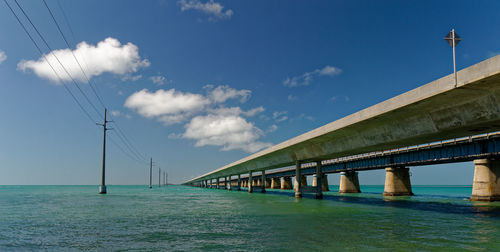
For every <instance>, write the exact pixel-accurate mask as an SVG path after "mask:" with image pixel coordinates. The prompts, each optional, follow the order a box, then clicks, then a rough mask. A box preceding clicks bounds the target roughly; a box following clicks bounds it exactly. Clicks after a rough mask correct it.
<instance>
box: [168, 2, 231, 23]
mask: <svg viewBox="0 0 500 252" xmlns="http://www.w3.org/2000/svg"><path fill="white" fill-rule="evenodd" d="M177 3H178V4H179V5H180V6H181V11H187V10H196V11H200V12H203V13H205V14H207V15H209V16H210V17H209V20H211V21H215V20H217V19H229V18H231V16H233V14H234V12H233V10H231V9H227V10H224V6H222V5H221V4H220V3H217V2H215V1H214V0H209V1H207V2H205V3H202V2H201V1H200V0H179V1H178V2H177Z"/></svg>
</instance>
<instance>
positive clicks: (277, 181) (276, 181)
mask: <svg viewBox="0 0 500 252" xmlns="http://www.w3.org/2000/svg"><path fill="white" fill-rule="evenodd" d="M279 188H280V178H271V189H279Z"/></svg>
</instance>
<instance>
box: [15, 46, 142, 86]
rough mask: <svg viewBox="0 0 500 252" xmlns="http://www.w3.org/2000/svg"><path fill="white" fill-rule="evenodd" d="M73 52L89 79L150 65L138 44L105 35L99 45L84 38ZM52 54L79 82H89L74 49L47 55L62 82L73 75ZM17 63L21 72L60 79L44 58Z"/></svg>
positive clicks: (125, 73)
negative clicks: (141, 53)
mask: <svg viewBox="0 0 500 252" xmlns="http://www.w3.org/2000/svg"><path fill="white" fill-rule="evenodd" d="M73 53H74V54H75V56H76V57H77V58H78V61H79V62H80V64H82V67H84V69H85V71H86V74H87V77H88V78H92V77H95V76H99V75H101V74H103V73H112V74H117V75H127V74H132V73H135V72H137V71H138V70H139V69H140V68H143V67H148V66H149V65H150V63H149V61H148V60H147V59H141V57H140V56H139V48H138V47H137V46H136V45H134V44H132V43H127V44H124V45H122V44H121V43H120V41H118V40H117V39H115V38H106V39H105V40H103V41H101V42H99V43H97V46H94V45H91V44H87V42H85V41H84V42H81V43H79V44H78V45H76V49H75V50H73ZM53 54H54V55H56V56H57V58H58V59H59V60H60V61H61V62H62V63H63V64H64V66H65V68H66V70H67V71H68V72H69V74H70V75H71V76H72V77H73V78H74V79H75V80H76V81H79V82H86V79H85V76H84V74H83V73H82V71H81V70H80V67H79V66H78V64H77V62H76V61H75V59H74V58H73V54H72V53H71V49H69V48H67V49H59V50H54V51H52V53H49V54H46V55H45V57H46V58H47V60H48V61H49V62H50V63H51V64H52V66H53V67H54V69H55V70H56V72H57V74H58V75H59V76H60V78H61V79H62V80H63V81H68V80H71V78H70V76H68V74H66V72H65V71H64V69H63V68H62V67H61V65H60V64H59V63H58V61H57V59H56V57H54V56H53ZM17 66H18V69H20V70H22V71H27V70H31V71H33V72H34V73H35V74H36V75H38V76H39V77H41V78H45V79H49V80H51V81H53V82H55V83H58V82H59V79H58V78H57V76H56V75H55V74H54V72H53V71H52V69H51V68H50V66H49V64H48V63H47V62H46V61H45V58H44V57H41V58H39V59H38V60H22V61H21V62H19V64H18V65H17Z"/></svg>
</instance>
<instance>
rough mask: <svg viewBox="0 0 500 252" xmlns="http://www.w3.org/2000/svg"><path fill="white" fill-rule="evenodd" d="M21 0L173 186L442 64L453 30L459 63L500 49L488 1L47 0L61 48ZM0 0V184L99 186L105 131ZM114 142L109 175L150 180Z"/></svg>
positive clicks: (461, 168)
mask: <svg viewBox="0 0 500 252" xmlns="http://www.w3.org/2000/svg"><path fill="white" fill-rule="evenodd" d="M18 1H19V3H20V5H21V6H22V7H23V8H24V10H25V11H26V13H27V14H28V15H29V16H30V18H31V19H32V21H33V23H34V24H35V25H36V26H37V27H38V28H39V30H40V32H41V33H42V35H43V36H44V37H45V38H46V40H47V42H48V43H49V45H50V46H51V48H52V49H53V50H58V51H56V52H55V55H57V56H58V57H59V58H60V59H61V60H62V62H63V63H64V64H65V65H66V66H67V68H68V69H67V70H68V71H69V72H70V75H71V76H72V77H73V78H74V79H75V80H76V82H77V83H79V85H80V86H81V88H82V89H83V91H84V92H85V93H86V94H87V95H88V96H89V98H90V100H91V101H92V102H93V103H94V104H95V106H96V107H97V108H98V109H99V110H100V109H101V106H100V104H99V102H98V101H97V99H96V97H95V96H94V95H93V93H92V90H91V89H90V85H89V83H87V81H86V78H85V76H84V75H83V74H82V72H81V71H80V70H79V68H78V66H77V64H76V63H75V61H74V58H73V56H72V54H71V51H73V53H74V54H75V56H76V57H77V58H79V59H80V60H81V61H82V65H83V67H84V68H85V69H86V73H87V77H89V79H90V80H91V84H93V85H95V86H96V89H97V91H98V93H99V94H100V96H101V97H102V98H103V100H104V103H105V104H106V105H107V106H108V107H109V110H110V111H111V113H112V114H113V115H114V116H113V118H114V119H115V121H116V122H117V123H118V125H119V127H120V128H121V129H122V130H123V132H125V133H126V135H127V136H128V138H129V139H130V141H131V142H132V143H133V145H134V147H135V148H136V149H137V150H139V152H141V153H142V155H143V156H145V157H147V158H149V157H153V159H154V160H155V162H156V165H157V166H156V167H155V169H157V167H158V166H159V167H162V168H163V169H164V170H167V171H168V172H169V174H170V181H171V182H176V183H180V182H182V181H184V180H186V179H188V178H191V177H193V176H197V175H200V174H202V173H205V172H208V171H210V170H213V169H216V168H219V167H221V166H223V165H225V164H228V163H230V162H233V161H236V160H238V159H240V158H243V157H245V156H247V155H248V154H249V153H251V152H253V151H256V150H259V149H261V148H264V147H266V146H269V145H271V144H277V143H280V142H282V141H285V140H287V139H289V138H292V137H294V136H297V135H299V134H301V133H304V132H307V131H309V130H312V129H314V128H317V127H319V126H322V125H324V124H326V123H329V122H331V121H334V120H336V119H339V118H341V117H343V116H346V115H349V114H351V113H354V112H356V111H358V110H361V109H363V108H366V107H368V106H371V105H373V104H376V103H378V102H381V101H383V100H386V99H388V98H391V97H393V96H395V95H398V94H400V93H403V92H405V91H408V90H410V89H412V88H415V87H418V86H420V85H423V84H425V83H427V82H430V81H432V80H435V79H437V78H440V77H442V76H444V75H447V74H450V73H451V71H452V58H451V48H450V46H449V45H448V44H447V43H446V42H445V41H444V40H443V37H444V36H445V35H446V33H447V32H448V31H450V30H451V29H452V28H455V29H456V31H457V33H458V34H459V35H460V36H461V37H462V38H463V41H462V42H461V43H460V44H459V46H458V47H457V67H458V69H461V68H464V67H467V66H470V65H472V64H475V63H477V62H479V61H482V60H484V59H486V58H489V57H491V56H494V55H496V54H498V53H499V52H500V43H499V42H498V40H499V38H500V30H499V29H498V27H500V19H498V17H497V16H498V10H499V9H500V3H499V2H495V1H482V2H475V3H471V2H467V1H221V0H214V1H205V0H185V1H183V0H181V1H177V0H172V1H168V0H165V1H140V2H139V1H71V2H69V1H60V2H59V3H58V1H56V0H47V4H48V5H49V7H50V8H51V10H52V11H53V13H54V15H55V17H56V19H57V21H58V22H59V24H60V25H61V28H62V30H63V32H64V33H65V35H66V36H67V38H68V41H69V42H70V46H71V48H69V49H68V46H67V45H66V44H65V42H64V40H63V39H62V37H61V36H60V34H59V33H58V30H57V27H56V26H55V24H54V23H53V21H52V19H51V17H50V14H49V12H48V11H47V9H46V8H45V6H44V4H43V2H42V1H26V0H18ZM8 2H9V4H10V5H11V6H13V7H15V10H16V12H17V13H18V14H19V15H21V13H20V12H19V9H18V8H17V7H16V5H15V2H14V1H12V0H8ZM0 5H1V7H0V27H2V28H1V29H0V52H1V53H0V115H2V118H3V120H2V123H1V124H0V174H1V175H0V184H98V183H99V174H100V162H101V144H102V143H101V141H102V128H100V127H99V126H96V125H95V124H94V123H93V122H91V121H90V120H89V119H88V118H86V117H85V115H84V114H83V113H82V112H81V110H80V109H79V108H78V107H77V105H76V104H75V102H74V101H73V100H72V98H71V97H70V95H69V94H68V93H67V92H66V90H65V89H64V87H63V86H62V85H61V83H60V80H58V79H57V78H56V77H55V76H54V74H53V72H51V71H52V70H50V69H49V68H47V64H45V63H44V62H43V58H41V57H40V55H39V54H38V52H37V51H36V48H35V47H34V45H33V44H32V43H31V41H30V40H29V38H28V37H27V35H26V34H25V33H24V31H23V30H22V28H21V26H20V25H19V24H18V23H17V21H16V19H15V17H14V16H13V15H12V13H10V10H9V9H8V8H7V5H6V4H5V3H3V2H2V4H0ZM59 5H60V6H61V7H62V9H63V10H64V13H65V14H66V17H67V20H68V21H69V24H70V27H71V29H70V28H69V26H68V23H67V22H66V21H65V18H64V15H63V12H61V8H60V7H59ZM22 20H23V22H25V19H22ZM25 23H26V22H25ZM26 24H27V23H26ZM30 32H32V34H33V35H34V36H36V35H35V33H34V32H33V31H32V30H30ZM35 38H36V39H37V42H40V43H41V41H40V40H39V38H37V37H35ZM77 44H79V46H78V48H77ZM41 45H43V44H41ZM42 49H43V50H44V53H49V52H50V50H48V49H47V48H45V47H44V46H42ZM47 57H48V59H49V61H51V62H52V61H53V63H54V64H55V65H56V66H57V63H56V61H55V58H53V56H52V55H51V54H47ZM57 71H58V72H59V73H60V76H62V79H63V81H66V80H67V81H66V82H67V85H68V87H69V88H70V89H71V90H72V91H73V92H74V93H75V94H76V95H78V99H79V100H80V101H81V102H82V104H83V106H84V107H85V109H86V110H88V111H89V113H90V114H91V115H92V117H93V118H95V120H96V121H97V120H98V118H99V115H98V114H97V113H95V112H94V111H93V109H92V107H91V106H90V105H89V104H88V103H86V101H85V100H84V98H83V97H82V96H81V95H80V94H79V92H78V90H77V89H76V88H75V86H74V84H73V83H72V82H71V81H70V80H69V77H68V76H67V75H66V74H65V73H64V71H63V70H62V69H61V68H60V67H59V68H58V69H57ZM101 120H102V119H99V121H101ZM111 127H114V126H113V125H111ZM117 134H118V133H117V132H116V130H115V131H111V132H110V133H109V135H110V138H111V139H113V141H115V142H117V143H118V145H120V146H121V147H122V148H123V149H124V150H125V151H126V152H130V151H128V150H127V148H126V147H125V146H124V144H123V143H122V142H121V140H120V138H119V136H118V135H117ZM108 147H109V148H108V153H107V154H108V162H107V165H108V169H107V180H108V183H109V184H144V183H146V182H147V181H148V173H147V171H148V166H147V165H146V164H145V163H144V162H136V161H133V160H132V159H131V158H129V157H128V156H127V155H125V154H123V152H122V151H120V150H119V149H118V147H116V146H115V145H114V144H113V143H111V142H110V143H109V144H108ZM129 155H132V156H133V154H130V153H129ZM135 159H137V158H135ZM450 172H452V174H453V176H450V175H449V174H450ZM156 173H157V171H156V172H155V173H154V174H155V175H156ZM412 173H413V178H412V180H413V183H414V184H471V183H472V174H473V166H472V164H471V163H464V164H452V165H440V166H432V167H423V168H415V169H413V171H412ZM360 180H361V183H365V184H383V181H384V173H383V171H371V172H363V173H362V174H360ZM330 183H332V184H336V183H338V178H337V176H331V179H330Z"/></svg>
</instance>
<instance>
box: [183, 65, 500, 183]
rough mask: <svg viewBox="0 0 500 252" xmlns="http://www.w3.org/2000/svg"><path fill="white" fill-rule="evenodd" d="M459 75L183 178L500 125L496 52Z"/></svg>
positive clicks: (383, 162)
mask: <svg viewBox="0 0 500 252" xmlns="http://www.w3.org/2000/svg"><path fill="white" fill-rule="evenodd" d="M457 76H458V85H457V86H456V87H455V82H454V77H453V75H449V76H446V77H443V78H441V79H438V80H436V81H433V82H431V83H428V84H426V85H423V86H421V87H418V88H416V89H413V90H411V91H408V92H406V93H404V94H401V95H399V96H396V97H394V98H391V99H389V100H386V101H384V102H381V103H379V104H376V105H374V106H371V107H369V108H366V109H364V110H361V111H359V112H357V113H354V114H352V115H349V116H347V117H344V118H342V119H339V120H337V121H335V122H332V123H329V124H327V125H325V126H322V127H320V128H317V129H315V130H312V131H310V132H307V133H305V134H302V135H300V136H297V137H295V138H292V139H290V140H288V141H285V142H282V143H280V144H277V145H275V146H272V147H270V148H268V149H265V150H263V151H261V152H258V153H255V154H253V155H250V156H248V157H246V158H243V159H241V160H239V161H236V162H234V163H232V164H229V165H226V166H224V167H221V168H219V169H217V170H214V171H212V172H209V173H207V174H204V175H202V176H199V177H197V178H194V179H192V180H189V181H187V182H186V184H190V183H196V182H200V181H203V180H207V179H216V178H220V177H227V176H231V175H238V174H246V173H251V172H259V171H265V170H272V169H276V168H282V167H286V166H291V165H294V164H299V163H307V162H321V161H324V160H330V159H336V158H342V157H347V156H353V155H358V154H361V153H371V152H377V151H383V150H390V149H397V148H401V147H405V146H415V145H421V144H426V143H432V142H436V141H440V140H445V139H453V138H460V137H466V136H471V135H477V134H481V133H487V132H495V131H500V56H496V57H493V58H490V59H488V60H485V61H483V62H480V63H478V64H476V65H474V66H471V67H468V68H466V69H463V70H461V71H459V72H458V73H457ZM469 147H470V148H472V147H471V146H469ZM464 148H465V147H464ZM480 148H482V147H480ZM495 152H498V150H496V151H495ZM485 153H486V152H484V151H483V150H481V154H474V155H472V156H471V155H468V157H467V158H464V157H463V156H460V158H458V159H457V158H456V157H455V158H448V159H446V158H439V159H436V160H434V159H433V158H429V159H427V160H426V159H425V158H423V159H421V160H419V161H416V163H413V164H412V163H411V162H403V163H404V165H418V164H426V163H432V162H457V161H467V160H473V159H476V158H480V157H481V155H483V156H484V155H490V156H489V157H491V155H495V154H491V153H493V152H489V153H490V154H485ZM420 154H421V155H426V154H428V155H432V152H426V151H420V152H419V155H420ZM400 156H402V155H399V156H398V155H393V156H390V158H393V159H392V160H388V159H387V158H388V157H380V158H372V159H370V162H375V163H377V162H378V164H374V165H365V166H364V167H360V166H359V165H358V166H357V168H355V169H356V170H362V169H381V168H384V167H387V166H394V165H397V163H398V161H397V158H398V157H400ZM403 156H404V155H403ZM358 162H366V161H360V160H358ZM400 163H401V162H400ZM352 164H354V163H352V162H351V163H345V164H340V163H336V164H331V165H329V164H325V165H326V167H324V170H323V172H326V173H328V172H341V171H346V170H349V169H353V168H352V167H351V168H350V167H349V165H352ZM488 164H490V163H488ZM491 164H492V163H491ZM342 165H343V166H342ZM290 172H291V171H290ZM300 172H301V171H300V169H295V173H296V174H295V176H296V177H299V178H300V176H299V175H300ZM303 172H305V173H307V171H305V170H304V171H303ZM398 172H399V171H395V173H394V174H399V173H398ZM269 176H272V175H271V174H268V177H269ZM285 176H287V175H285ZM288 176H291V175H288Z"/></svg>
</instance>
